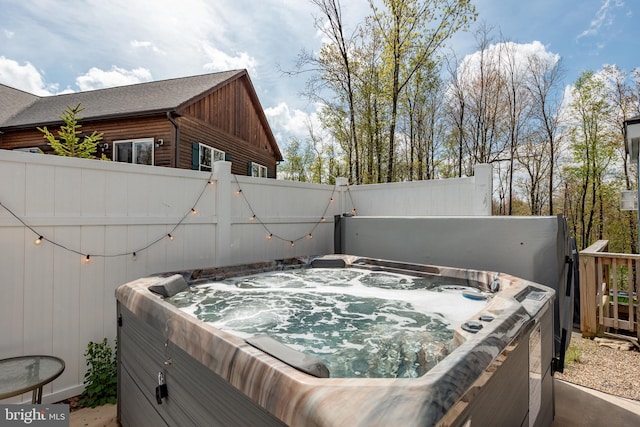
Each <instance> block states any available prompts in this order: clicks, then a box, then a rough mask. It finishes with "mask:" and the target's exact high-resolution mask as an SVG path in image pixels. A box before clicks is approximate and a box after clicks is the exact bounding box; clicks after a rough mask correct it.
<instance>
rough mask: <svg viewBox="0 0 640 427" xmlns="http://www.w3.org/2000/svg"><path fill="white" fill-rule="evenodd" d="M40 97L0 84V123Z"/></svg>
mask: <svg viewBox="0 0 640 427" xmlns="http://www.w3.org/2000/svg"><path fill="white" fill-rule="evenodd" d="M39 99H40V97H38V96H36V95H33V94H30V93H27V92H23V91H21V90H18V89H14V88H12V87H9V86H5V85H3V84H0V125H1V124H2V123H3V122H5V121H7V120H9V119H10V118H11V117H12V116H14V115H15V114H16V113H17V112H20V111H22V110H24V109H25V108H27V107H28V106H29V105H31V104H33V103H35V102H36V101H38V100H39Z"/></svg>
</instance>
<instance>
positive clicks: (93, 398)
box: [79, 338, 118, 408]
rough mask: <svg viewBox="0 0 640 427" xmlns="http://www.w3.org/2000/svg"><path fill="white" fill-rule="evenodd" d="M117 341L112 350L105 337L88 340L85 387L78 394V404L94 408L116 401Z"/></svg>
mask: <svg viewBox="0 0 640 427" xmlns="http://www.w3.org/2000/svg"><path fill="white" fill-rule="evenodd" d="M116 352H117V342H116V343H115V345H114V349H113V350H112V349H111V347H110V346H109V343H108V342H107V339H106V338H105V339H104V340H103V341H102V342H97V343H95V342H93V341H90V342H89V345H88V346H87V351H86V352H85V353H84V355H85V357H86V358H87V366H88V367H89V369H88V370H87V373H86V374H84V385H85V389H84V391H83V392H82V394H81V395H80V402H79V403H80V405H82V406H89V407H91V408H95V407H96V406H101V405H104V404H107V403H116V401H117V386H118V362H117V359H116V354H117V353H116Z"/></svg>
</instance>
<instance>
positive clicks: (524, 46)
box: [458, 40, 560, 76]
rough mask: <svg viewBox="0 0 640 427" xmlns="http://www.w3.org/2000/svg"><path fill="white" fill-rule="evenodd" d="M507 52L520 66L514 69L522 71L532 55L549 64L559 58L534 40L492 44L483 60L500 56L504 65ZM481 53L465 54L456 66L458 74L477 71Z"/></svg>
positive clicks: (472, 73) (470, 73) (469, 74)
mask: <svg viewBox="0 0 640 427" xmlns="http://www.w3.org/2000/svg"><path fill="white" fill-rule="evenodd" d="M507 53H508V55H511V56H513V57H514V58H515V60H514V61H513V62H514V63H515V64H517V65H518V66H519V67H520V69H519V70H516V71H521V72H523V71H524V67H526V65H527V58H529V57H532V56H538V57H539V58H540V59H542V60H544V61H546V62H548V63H549V64H550V65H553V64H556V63H557V62H558V61H559V60H560V55H558V54H556V53H552V52H549V51H548V50H547V48H546V47H545V46H544V45H543V44H542V43H540V42H539V41H537V40H534V41H532V42H531V43H514V42H505V43H496V44H492V45H491V46H489V47H488V48H487V49H486V50H485V52H484V55H485V61H487V59H489V60H490V61H492V60H496V59H498V58H501V59H502V65H503V66H504V65H505V64H506V61H507V58H506V57H507ZM481 54H482V52H480V51H476V52H474V53H472V54H469V55H467V56H465V57H464V58H463V59H462V61H461V63H460V66H459V67H458V74H459V76H463V75H467V76H473V75H474V73H475V72H476V71H479V70H480V60H481Z"/></svg>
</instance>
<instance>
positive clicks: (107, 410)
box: [69, 379, 640, 427]
mask: <svg viewBox="0 0 640 427" xmlns="http://www.w3.org/2000/svg"><path fill="white" fill-rule="evenodd" d="M555 401H556V414H555V419H554V421H553V424H552V427H587V426H604V425H611V426H638V425H640V402H638V401H635V400H629V399H624V398H621V397H616V396H612V395H610V394H606V393H602V392H599V391H596V390H591V389H588V388H585V387H581V386H578V385H575V384H571V383H567V382H564V381H560V380H557V379H556V380H555ZM117 412H118V411H117V406H116V405H104V406H100V407H98V408H83V409H80V410H78V411H74V412H72V413H71V416H70V418H71V419H70V423H69V425H70V427H118V426H120V423H118V413H117Z"/></svg>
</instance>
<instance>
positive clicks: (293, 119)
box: [264, 102, 321, 145]
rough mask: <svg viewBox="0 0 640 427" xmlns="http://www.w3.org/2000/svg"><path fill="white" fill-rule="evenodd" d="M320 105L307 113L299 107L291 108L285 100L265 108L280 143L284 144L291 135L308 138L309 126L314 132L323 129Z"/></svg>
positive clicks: (270, 124)
mask: <svg viewBox="0 0 640 427" xmlns="http://www.w3.org/2000/svg"><path fill="white" fill-rule="evenodd" d="M319 108H320V105H316V111H314V112H311V113H307V112H305V111H302V110H298V109H291V108H289V105H287V103H285V102H280V103H278V105H276V106H275V107H269V108H265V109H264V114H265V115H266V116H267V119H268V121H269V126H271V130H272V131H273V133H274V136H275V137H276V140H277V141H278V143H279V144H280V145H284V144H286V143H287V142H288V140H289V139H290V138H291V137H296V138H300V139H306V138H308V137H309V127H311V129H313V131H314V132H318V131H319V130H320V129H321V123H320V120H319V118H318V114H317V111H318V109H319Z"/></svg>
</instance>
